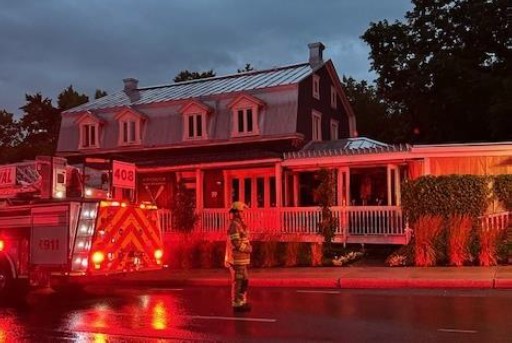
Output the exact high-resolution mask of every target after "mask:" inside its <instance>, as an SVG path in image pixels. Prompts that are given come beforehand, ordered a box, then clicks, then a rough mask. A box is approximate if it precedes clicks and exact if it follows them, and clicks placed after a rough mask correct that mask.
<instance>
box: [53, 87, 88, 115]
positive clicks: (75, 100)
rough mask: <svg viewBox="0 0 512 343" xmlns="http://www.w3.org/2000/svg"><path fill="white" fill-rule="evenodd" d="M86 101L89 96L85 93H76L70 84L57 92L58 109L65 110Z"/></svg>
mask: <svg viewBox="0 0 512 343" xmlns="http://www.w3.org/2000/svg"><path fill="white" fill-rule="evenodd" d="M88 101H89V97H88V96H87V95H85V94H78V92H77V91H75V90H74V89H73V86H72V85H70V86H69V87H68V88H66V89H64V90H63V91H62V92H61V93H60V94H59V97H58V101H57V104H58V106H59V110H61V111H65V110H69V109H70V108H73V107H76V106H79V105H82V104H85V103H86V102H88Z"/></svg>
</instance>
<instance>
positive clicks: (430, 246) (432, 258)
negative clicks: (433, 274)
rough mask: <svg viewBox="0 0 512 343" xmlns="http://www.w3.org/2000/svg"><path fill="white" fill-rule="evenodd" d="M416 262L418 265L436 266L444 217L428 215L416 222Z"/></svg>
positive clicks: (414, 226) (414, 225) (414, 227)
mask: <svg viewBox="0 0 512 343" xmlns="http://www.w3.org/2000/svg"><path fill="white" fill-rule="evenodd" d="M413 229H414V263H415V264H416V265H417V266H421V267H428V266H435V265H436V263H437V260H438V258H440V257H441V254H440V252H439V242H440V238H441V237H442V233H443V218H442V217H441V216H431V215H426V216H422V217H420V218H419V219H418V220H417V221H416V222H415V223H414V224H413Z"/></svg>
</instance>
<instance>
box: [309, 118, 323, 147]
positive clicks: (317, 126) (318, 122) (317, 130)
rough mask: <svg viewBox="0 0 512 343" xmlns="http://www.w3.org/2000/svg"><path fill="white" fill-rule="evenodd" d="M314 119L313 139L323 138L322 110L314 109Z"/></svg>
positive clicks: (312, 126) (319, 139)
mask: <svg viewBox="0 0 512 343" xmlns="http://www.w3.org/2000/svg"><path fill="white" fill-rule="evenodd" d="M311 120H312V125H311V128H312V130H313V131H312V136H311V139H312V140H314V141H321V140H322V114H321V113H320V112H316V111H313V113H312V115H311Z"/></svg>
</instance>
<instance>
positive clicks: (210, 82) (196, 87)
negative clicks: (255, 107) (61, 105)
mask: <svg viewBox="0 0 512 343" xmlns="http://www.w3.org/2000/svg"><path fill="white" fill-rule="evenodd" d="M313 71H314V70H313V69H311V67H310V65H309V63H301V64H294V65H289V66H284V67H277V68H272V69H266V70H260V71H251V72H247V73H239V74H233V75H227V76H221V77H211V78H206V79H198V80H192V81H184V82H177V83H174V84H169V85H161V86H154V87H141V88H137V89H136V90H133V91H134V92H138V94H137V97H131V98H130V97H129V96H128V95H127V94H126V92H125V91H124V90H121V91H118V92H115V93H113V94H110V95H107V96H105V97H103V98H99V99H96V100H93V101H91V102H88V103H86V104H83V105H81V106H78V107H75V108H72V109H69V110H67V111H66V113H73V112H82V111H87V110H98V109H106V108H116V107H120V106H134V105H145V104H152V103H158V102H163V101H172V100H183V99H190V98H197V97H202V96H210V95H216V94H222V93H232V92H243V91H249V90H254V89H262V88H269V87H276V86H284V85H291V84H296V83H298V82H300V81H301V80H302V79H304V78H305V77H307V76H309V75H310V74H312V73H313Z"/></svg>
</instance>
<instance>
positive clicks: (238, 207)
mask: <svg viewBox="0 0 512 343" xmlns="http://www.w3.org/2000/svg"><path fill="white" fill-rule="evenodd" d="M246 208H249V206H247V205H246V204H244V203H243V202H241V201H235V202H234V203H233V204H232V205H231V209H230V211H238V212H243V211H244V210H245V209H246Z"/></svg>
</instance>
